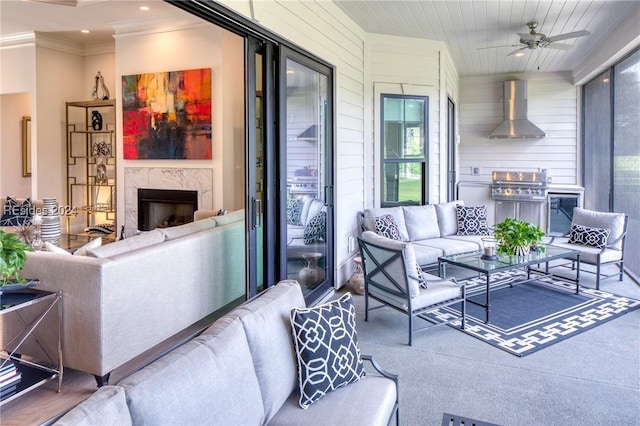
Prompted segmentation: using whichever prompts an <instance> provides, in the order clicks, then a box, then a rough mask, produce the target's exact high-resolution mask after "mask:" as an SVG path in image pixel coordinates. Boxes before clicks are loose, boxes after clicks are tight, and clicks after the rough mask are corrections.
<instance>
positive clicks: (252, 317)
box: [229, 280, 306, 422]
mask: <svg viewBox="0 0 640 426" xmlns="http://www.w3.org/2000/svg"><path fill="white" fill-rule="evenodd" d="M305 306H306V305H305V302H304V297H303V296H302V290H301V289H300V284H298V283H297V282H296V281H293V280H285V281H280V282H279V283H278V284H276V285H275V286H273V287H271V288H269V290H267V291H265V292H263V293H262V294H260V296H259V297H256V298H255V299H252V300H250V301H249V302H247V303H245V304H243V305H241V306H239V307H238V308H237V309H235V310H234V311H233V312H232V313H231V314H229V315H232V316H237V317H239V318H240V320H241V321H242V324H243V326H244V330H245V334H246V335H247V342H248V343H249V349H250V350H251V355H252V358H253V366H254V368H255V371H256V377H257V378H258V383H259V384H260V389H263V392H262V401H263V405H264V410H265V419H264V421H265V422H268V421H269V420H270V419H271V417H273V416H274V415H275V413H276V412H277V411H278V410H279V408H280V406H281V405H282V404H284V402H285V401H286V400H287V398H288V397H289V395H290V394H291V392H293V391H294V390H295V389H296V388H297V380H298V373H297V370H296V355H295V350H294V348H293V339H292V338H291V323H290V321H289V315H290V313H291V309H293V308H302V307H305Z"/></svg>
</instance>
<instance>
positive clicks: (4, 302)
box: [0, 288, 63, 406]
mask: <svg viewBox="0 0 640 426" xmlns="http://www.w3.org/2000/svg"><path fill="white" fill-rule="evenodd" d="M30 306H34V309H40V310H38V311H37V313H35V315H36V316H35V318H33V319H31V318H29V319H28V320H25V316H24V315H22V313H23V312H24V310H25V309H27V308H28V307H30ZM54 308H57V310H58V324H57V330H58V333H57V334H58V347H57V354H56V357H57V360H55V361H54V362H55V363H56V364H54V365H45V362H43V361H39V360H35V359H31V357H29V356H25V355H28V354H26V353H22V351H21V347H22V346H23V344H24V343H25V342H26V341H27V339H28V338H29V337H33V339H34V342H35V344H37V345H38V346H39V347H41V348H44V346H43V345H42V344H41V342H40V341H39V340H38V338H37V336H36V334H35V333H34V331H35V330H36V329H37V328H38V327H39V326H40V324H42V322H43V320H44V319H45V317H46V316H47V315H48V314H49V313H50V312H51V311H52V310H53V309H54ZM9 314H13V315H15V316H16V318H18V320H19V321H20V323H21V326H22V330H20V331H18V333H17V334H16V335H15V336H14V337H11V336H8V337H7V338H6V339H5V337H6V336H2V337H3V340H2V343H3V347H2V349H1V350H0V372H1V371H6V370H7V369H9V367H10V365H9V364H10V363H13V364H14V365H15V369H16V370H17V372H18V374H19V375H20V380H18V381H15V382H13V383H15V389H13V383H12V386H10V389H6V390H5V392H4V393H3V394H2V396H1V397H0V406H2V405H4V404H6V403H8V402H9V401H12V400H13V399H15V398H17V397H19V396H20V395H22V394H24V393H26V392H29V391H30V390H32V389H34V388H36V387H38V386H40V385H42V384H44V383H46V382H48V381H50V380H53V379H55V378H57V379H58V392H60V389H61V387H62V376H63V366H62V292H61V291H60V292H57V293H54V292H50V291H44V290H37V289H33V288H30V289H25V290H19V291H12V292H4V293H2V294H1V295H0V329H1V330H2V332H3V333H5V334H6V333H7V332H8V331H7V330H5V327H4V326H2V325H3V323H4V322H5V321H6V318H8V317H7V315H9ZM52 361H53V360H52Z"/></svg>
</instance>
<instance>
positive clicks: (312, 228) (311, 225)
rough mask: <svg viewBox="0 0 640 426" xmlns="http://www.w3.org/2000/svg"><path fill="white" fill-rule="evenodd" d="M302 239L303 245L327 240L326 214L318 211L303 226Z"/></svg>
mask: <svg viewBox="0 0 640 426" xmlns="http://www.w3.org/2000/svg"><path fill="white" fill-rule="evenodd" d="M302 238H303V241H304V243H305V244H313V243H315V242H317V241H320V240H323V241H324V240H326V239H327V212H326V211H324V210H321V211H319V212H318V213H316V214H315V216H313V217H312V218H311V220H309V222H307V224H306V225H305V226H304V232H303V234H302Z"/></svg>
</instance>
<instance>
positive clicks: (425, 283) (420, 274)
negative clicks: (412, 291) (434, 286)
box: [416, 263, 428, 288]
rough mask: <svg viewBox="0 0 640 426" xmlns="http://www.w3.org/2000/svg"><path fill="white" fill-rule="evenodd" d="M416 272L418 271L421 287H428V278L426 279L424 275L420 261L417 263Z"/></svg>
mask: <svg viewBox="0 0 640 426" xmlns="http://www.w3.org/2000/svg"><path fill="white" fill-rule="evenodd" d="M416 270H417V271H416V272H418V285H419V286H420V288H427V285H428V284H427V280H425V279H424V275H423V273H422V268H421V267H420V264H419V263H416Z"/></svg>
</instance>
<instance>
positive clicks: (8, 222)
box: [0, 197, 33, 226]
mask: <svg viewBox="0 0 640 426" xmlns="http://www.w3.org/2000/svg"><path fill="white" fill-rule="evenodd" d="M32 211H33V206H32V205H31V199H30V198H27V199H26V200H24V201H23V202H22V204H18V202H17V201H16V200H14V199H13V198H11V197H7V199H6V201H5V204H4V211H3V212H2V218H0V226H18V225H29V224H30V223H31V216H32Z"/></svg>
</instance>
